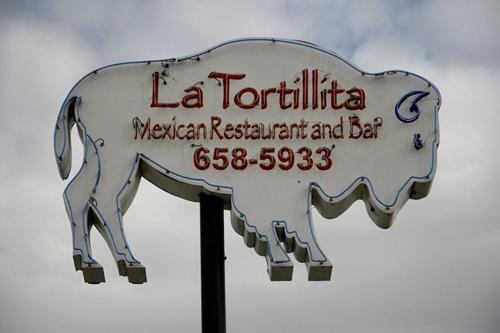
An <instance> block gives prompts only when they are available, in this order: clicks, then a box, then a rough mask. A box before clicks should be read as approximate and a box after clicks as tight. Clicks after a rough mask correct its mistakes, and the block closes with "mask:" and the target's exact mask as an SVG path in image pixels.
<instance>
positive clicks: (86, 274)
mask: <svg viewBox="0 0 500 333" xmlns="http://www.w3.org/2000/svg"><path fill="white" fill-rule="evenodd" d="M82 271H83V279H84V280H85V282H87V283H90V284H99V283H101V282H105V280H104V269H103V268H102V266H101V265H100V264H93V265H92V266H88V267H85V266H83V267H82Z"/></svg>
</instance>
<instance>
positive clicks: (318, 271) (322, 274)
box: [306, 260, 332, 281]
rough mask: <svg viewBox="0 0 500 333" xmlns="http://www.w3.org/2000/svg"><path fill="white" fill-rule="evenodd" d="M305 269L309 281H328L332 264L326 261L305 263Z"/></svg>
mask: <svg viewBox="0 0 500 333" xmlns="http://www.w3.org/2000/svg"><path fill="white" fill-rule="evenodd" d="M306 267H307V275H308V279H309V281H330V278H331V277H332V264H331V263H330V262H329V261H328V260H327V261H322V262H307V263H306Z"/></svg>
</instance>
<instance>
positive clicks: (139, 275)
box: [127, 264, 147, 284]
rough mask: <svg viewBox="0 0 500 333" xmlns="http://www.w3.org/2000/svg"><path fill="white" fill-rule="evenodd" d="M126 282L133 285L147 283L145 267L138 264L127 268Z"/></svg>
mask: <svg viewBox="0 0 500 333" xmlns="http://www.w3.org/2000/svg"><path fill="white" fill-rule="evenodd" d="M127 277H128V282H130V283H133V284H142V283H144V282H146V281H147V279H146V267H144V266H143V265H140V264H136V265H133V266H127Z"/></svg>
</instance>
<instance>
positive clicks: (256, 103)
mask: <svg viewBox="0 0 500 333" xmlns="http://www.w3.org/2000/svg"><path fill="white" fill-rule="evenodd" d="M245 77H246V74H242V73H223V72H211V73H209V74H208V78H210V79H214V80H217V82H218V85H219V86H221V89H220V90H221V96H220V98H221V100H222V108H223V109H227V108H229V107H230V106H237V107H238V108H241V109H255V108H259V109H267V108H268V106H269V105H273V106H274V105H279V108H280V109H282V110H287V109H302V110H307V109H312V110H317V109H320V110H325V109H333V110H339V109H347V110H352V111H355V110H364V109H365V108H366V95H365V91H364V90H363V89H361V88H358V87H351V88H349V89H345V88H343V87H341V85H340V83H338V82H337V80H335V79H329V75H328V74H326V75H322V76H320V72H319V70H318V69H313V70H309V69H307V68H306V69H304V70H302V71H301V72H300V73H299V75H297V76H296V77H295V79H294V81H293V84H292V85H289V84H287V82H286V81H281V82H279V83H278V84H277V85H276V86H274V87H268V88H260V87H250V86H246V87H243V88H241V89H234V88H232V86H231V85H232V84H233V83H234V82H236V81H241V82H244V80H245ZM160 80H162V81H163V82H166V81H165V78H163V77H162V76H161V74H160V73H159V72H154V73H153V85H152V99H151V107H152V108H179V107H181V106H182V107H184V108H202V107H203V105H204V100H203V89H202V87H201V86H202V84H203V83H202V82H199V83H197V84H194V85H192V86H189V87H186V88H185V89H184V96H183V97H182V99H181V100H180V101H169V100H167V99H168V97H166V96H168V88H167V87H168V85H164V88H162V90H163V91H164V92H163V94H162V96H165V97H163V98H164V99H163V100H161V99H160V94H159V91H160ZM233 87H234V85H233Z"/></svg>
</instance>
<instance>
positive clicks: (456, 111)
mask: <svg viewBox="0 0 500 333" xmlns="http://www.w3.org/2000/svg"><path fill="white" fill-rule="evenodd" d="M250 36H252V37H253V36H257V37H258V36H269V37H284V38H291V39H301V40H307V41H310V42H313V43H316V44H318V45H320V46H322V47H324V48H327V49H331V50H334V51H336V52H337V53H339V54H340V55H342V56H344V57H346V58H347V59H349V60H350V61H352V62H354V63H355V64H356V65H358V66H359V67H360V68H362V69H364V70H366V71H369V72H375V71H380V70H389V69H395V68H397V69H405V70H409V71H411V72H414V73H418V74H421V75H423V76H424V77H426V78H428V79H429V80H431V81H432V82H433V83H434V84H435V85H436V86H437V87H438V88H439V90H440V91H441V94H442V96H443V104H442V107H441V111H440V115H439V117H440V126H441V144H440V147H439V151H438V156H439V162H438V168H437V175H436V177H435V180H434V185H433V188H432V191H431V193H430V195H429V196H428V197H427V198H425V199H423V200H419V201H413V200H411V201H410V202H408V203H407V205H406V206H405V207H404V208H403V210H402V211H401V212H400V213H399V215H398V218H397V220H396V221H395V224H394V226H393V227H392V228H390V229H388V230H382V229H379V228H377V227H376V226H375V225H374V224H373V223H372V222H371V221H370V219H369V218H368V216H367V214H366V212H365V209H364V206H363V204H362V203H361V202H358V203H356V204H354V205H353V206H352V207H351V208H350V209H349V210H348V211H347V212H346V213H345V214H344V215H342V216H340V217H339V218H338V219H336V220H325V219H323V218H321V217H320V216H319V215H318V214H317V213H315V215H314V219H315V228H316V232H317V234H318V238H319V241H320V243H321V245H322V247H323V250H324V251H325V252H326V253H327V254H328V256H329V258H330V260H331V261H332V263H333V266H334V272H333V279H332V281H329V282H315V283H314V282H308V281H307V276H306V271H305V267H304V265H302V264H298V263H296V264H295V269H294V280H293V281H292V282H286V283H285V282H282V283H276V282H273V283H272V282H270V281H269V278H268V276H267V274H266V271H265V261H264V259H263V257H259V256H258V255H256V254H255V252H254V250H253V249H248V248H247V247H246V246H245V245H244V243H243V240H242V238H241V237H240V236H239V235H237V234H236V233H235V232H234V231H233V230H232V228H231V226H230V224H229V221H228V219H226V222H227V223H226V229H225V230H226V253H227V257H228V260H227V262H226V294H227V299H226V302H227V327H228V332H242V333H246V332H294V333H298V332H367V331H369V332H384V333H389V332H440V333H441V332H454V333H455V332H480V333H482V332H492V333H493V332H500V219H499V216H500V190H499V186H500V177H499V176H498V170H500V157H499V153H500V149H499V147H500V144H499V142H500V140H499V137H498V135H499V133H500V131H499V126H500V107H499V103H498V101H497V97H498V96H499V89H500V37H499V36H500V2H499V1H494V0H492V1H375V0H372V1H351V0H349V1H244V2H243V1H241V2H240V1H212V2H211V1H185V0H183V1H180V0H179V1H74V2H73V1H56V0H53V1H50V0H45V1H14V0H12V1H8V0H0V112H1V120H0V154H1V158H2V163H1V164H0V174H1V175H2V183H1V185H0V211H1V215H0V216H1V217H0V267H1V268H0V332H2V333H3V332H5V333H11V332H73V333H79V332H90V331H92V332H121V333H128V332H138V331H140V332H199V331H200V321H201V314H200V311H201V310H200V270H199V265H200V262H199V225H198V223H199V222H198V213H199V212H198V205H197V204H194V203H190V202H186V201H183V200H181V199H177V198H175V197H173V196H171V195H168V194H166V193H163V192H161V191H160V190H158V189H156V188H155V187H153V186H152V185H150V184H148V183H147V182H146V181H144V182H142V183H141V188H140V190H139V193H138V195H137V197H136V199H135V201H134V203H133V205H132V207H131V209H130V210H129V212H128V213H127V216H126V229H127V235H128V239H129V242H130V243H131V244H133V247H134V254H136V255H137V256H138V257H140V258H141V260H142V262H143V263H144V264H145V265H146V267H147V273H148V283H146V284H144V285H130V284H129V283H128V282H127V280H126V278H123V277H119V276H118V274H117V271H116V269H115V266H114V262H113V259H112V257H111V255H110V253H109V250H108V249H107V247H106V245H105V243H104V241H103V240H102V239H101V238H100V237H94V238H93V247H94V255H95V257H96V258H98V259H99V261H100V262H101V263H102V264H103V266H104V269H105V273H106V283H105V284H100V285H88V284H85V283H84V282H83V277H82V275H81V273H80V272H75V271H74V270H73V262H72V250H71V231H70V227H69V223H68V218H67V215H66V212H65V209H64V204H63V200H62V192H63V190H64V188H65V186H66V185H67V181H66V182H63V181H61V179H60V178H59V175H58V171H57V167H56V163H55V160H54V157H53V148H52V133H53V127H54V124H55V120H56V117H57V114H58V110H59V108H60V106H61V103H62V102H63V100H64V98H65V97H66V94H67V93H68V91H69V89H70V88H71V87H72V86H73V84H74V83H75V82H76V81H77V80H78V79H79V78H80V77H82V76H83V75H85V74H86V73H88V72H89V71H91V70H93V69H94V68H97V67H101V66H104V65H107V64H112V63H116V62H121V61H130V60H146V59H158V58H170V57H179V56H183V55H187V54H191V53H194V52H197V51H200V50H203V49H205V48H208V47H210V46H212V45H215V44H218V43H220V42H223V41H226V40H229V39H233V38H238V37H250ZM74 139H75V140H76V137H74ZM74 147H75V154H74V156H73V158H74V165H79V164H80V163H81V151H82V150H81V145H80V144H79V142H78V141H75V144H74ZM73 169H77V168H73ZM73 174H74V172H73ZM227 217H228V216H227V215H226V218H227Z"/></svg>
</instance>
